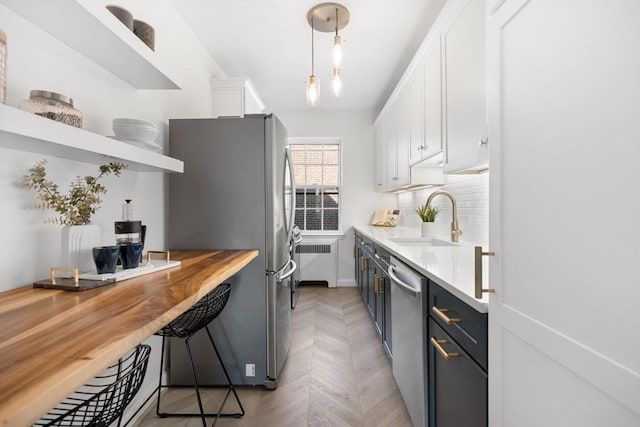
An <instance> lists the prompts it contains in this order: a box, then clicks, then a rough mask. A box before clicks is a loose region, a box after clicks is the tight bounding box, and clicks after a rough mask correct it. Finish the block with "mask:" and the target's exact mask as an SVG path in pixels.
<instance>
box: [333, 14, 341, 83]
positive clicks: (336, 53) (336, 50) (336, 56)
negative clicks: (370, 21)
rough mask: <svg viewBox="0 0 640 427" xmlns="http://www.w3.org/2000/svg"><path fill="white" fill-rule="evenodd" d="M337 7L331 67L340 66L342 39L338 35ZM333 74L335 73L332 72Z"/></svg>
mask: <svg viewBox="0 0 640 427" xmlns="http://www.w3.org/2000/svg"><path fill="white" fill-rule="evenodd" d="M339 22H340V21H339V14H338V8H337V7H336V35H335V36H334V37H333V69H334V70H335V69H336V68H340V65H341V64H342V40H341V39H340V36H339V35H338V23H339ZM334 74H335V73H334Z"/></svg>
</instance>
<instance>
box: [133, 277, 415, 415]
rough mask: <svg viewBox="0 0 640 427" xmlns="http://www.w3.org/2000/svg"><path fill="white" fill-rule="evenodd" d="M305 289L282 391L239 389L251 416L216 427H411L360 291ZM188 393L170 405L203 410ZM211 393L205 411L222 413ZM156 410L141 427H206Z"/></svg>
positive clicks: (179, 393)
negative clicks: (159, 413)
mask: <svg viewBox="0 0 640 427" xmlns="http://www.w3.org/2000/svg"><path fill="white" fill-rule="evenodd" d="M299 290H300V297H299V299H298V305H297V306H296V308H295V309H294V310H293V311H292V320H291V321H292V325H291V345H290V350H289V355H288V358H287V361H286V363H285V366H284V369H283V372H282V374H281V379H280V381H279V383H278V388H277V389H276V390H272V391H270V390H267V389H265V388H262V387H246V388H239V389H238V393H239V395H240V399H241V401H242V404H243V406H244V407H245V410H246V415H245V416H244V417H242V418H237V419H236V418H221V419H219V420H218V423H217V424H216V426H221V427H227V426H233V427H247V426H251V427H254V426H256V427H257V426H259V427H302V426H314V427H325V426H326V427H329V426H330V427H341V426H344V427H382V426H393V427H405V426H406V427H411V419H410V418H409V414H408V413H407V410H406V407H405V405H404V402H403V401H402V397H401V396H400V392H399V391H398V387H397V385H396V383H395V380H394V378H393V375H392V372H391V364H390V363H389V361H388V359H387V358H386V355H385V352H384V349H383V347H382V344H381V343H380V341H379V339H378V337H377V335H376V333H375V331H374V326H373V324H372V322H371V319H370V318H369V314H368V312H367V308H366V307H365V305H364V303H363V302H362V299H361V297H360V293H359V292H358V290H357V289H356V288H326V287H320V286H301V287H300V288H299ZM188 392H189V391H188V390H186V391H185V390H170V391H168V392H167V393H166V394H165V395H163V400H162V401H163V406H164V404H165V402H166V403H167V404H170V405H175V408H179V410H184V409H187V407H188V406H193V409H191V410H195V399H193V398H191V397H188V398H187V397H185V393H188ZM204 393H205V396H206V397H205V407H209V408H217V405H216V403H215V402H213V401H214V400H215V398H216V397H217V396H214V394H215V393H220V392H219V391H217V392H214V391H211V390H206V391H205V392H204ZM164 396H166V400H165V397H164ZM192 400H193V401H194V403H193V404H192V402H191V401H192ZM153 405H154V406H153V407H152V408H151V409H150V410H149V411H148V412H147V413H146V414H145V416H144V417H143V418H142V419H141V421H139V422H138V423H137V424H136V427H169V426H171V427H174V426H175V427H192V426H193V427H197V426H201V425H202V422H201V420H200V419H199V418H191V419H187V418H181V419H176V418H166V419H161V418H158V417H157V416H156V415H155V412H154V408H155V403H154V404H153ZM226 405H227V406H226V407H225V411H230V410H235V408H234V405H235V401H233V399H231V398H230V399H229V400H228V401H227V404H226ZM167 409H168V410H172V408H171V407H168V408H167Z"/></svg>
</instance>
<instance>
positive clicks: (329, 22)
mask: <svg viewBox="0 0 640 427" xmlns="http://www.w3.org/2000/svg"><path fill="white" fill-rule="evenodd" d="M349 18H350V15H349V10H348V9H347V8H346V7H344V6H343V5H341V4H339V3H320V4H318V5H316V6H314V7H312V8H311V9H310V10H309V12H307V22H308V23H309V25H311V32H312V38H311V51H312V54H311V55H312V59H311V62H312V64H313V31H314V30H317V31H321V32H323V33H330V32H335V36H334V37H333V77H332V79H331V94H332V95H333V96H336V97H338V96H342V86H343V84H342V77H341V70H340V66H341V64H342V40H341V39H340V35H339V34H338V31H339V30H341V29H343V28H344V27H346V26H347V24H348V23H349ZM311 74H312V77H313V78H314V79H315V80H317V78H316V77H315V76H314V75H313V65H312V70H311ZM309 80H310V81H311V79H309ZM315 89H316V90H319V88H318V87H316V88H315ZM316 95H318V96H319V92H316ZM307 103H308V104H309V85H307ZM311 105H315V104H311Z"/></svg>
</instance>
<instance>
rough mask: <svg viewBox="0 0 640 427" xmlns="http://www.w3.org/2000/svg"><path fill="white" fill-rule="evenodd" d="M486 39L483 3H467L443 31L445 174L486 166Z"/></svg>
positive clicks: (471, 0) (472, 0)
mask: <svg viewBox="0 0 640 427" xmlns="http://www.w3.org/2000/svg"><path fill="white" fill-rule="evenodd" d="M485 39H486V37H485V3H484V1H475V0H470V1H468V2H466V4H464V6H463V8H462V11H461V12H460V14H459V15H458V16H457V17H456V18H455V19H454V20H453V21H452V22H451V25H450V26H448V27H447V28H445V29H444V31H443V44H444V61H445V67H444V69H445V75H444V90H445V124H446V125H445V141H446V142H445V156H444V167H445V172H460V171H466V170H469V169H485V168H486V167H487V162H488V144H487V142H488V140H487V134H488V130H487V108H486V81H485V76H486V72H485V68H486V59H485Z"/></svg>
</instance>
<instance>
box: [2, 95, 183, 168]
mask: <svg viewBox="0 0 640 427" xmlns="http://www.w3.org/2000/svg"><path fill="white" fill-rule="evenodd" d="M0 147H5V148H11V149H14V150H22V151H29V152H32V153H40V154H43V155H48V156H53V157H60V158H63V159H71V160H77V161H82V162H87V163H95V164H102V163H105V162H109V161H113V160H118V161H121V162H123V163H126V164H127V165H129V167H130V168H131V169H133V170H137V171H148V172H178V173H182V172H184V162H182V161H181V160H178V159H174V158H172V157H168V156H165V155H162V154H159V153H154V152H152V151H148V150H145V149H142V148H138V147H135V146H133V145H130V144H127V143H125V142H121V141H117V140H115V139H111V138H107V137H106V136H102V135H98V134H96V133H92V132H89V131H86V130H84V129H79V128H76V127H73V126H69V125H66V124H64V123H59V122H56V121H55V120H50V119H46V118H44V117H40V116H37V115H35V114H31V113H27V112H26V111H22V110H19V109H17V108H13V107H8V106H6V105H2V104H0Z"/></svg>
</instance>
